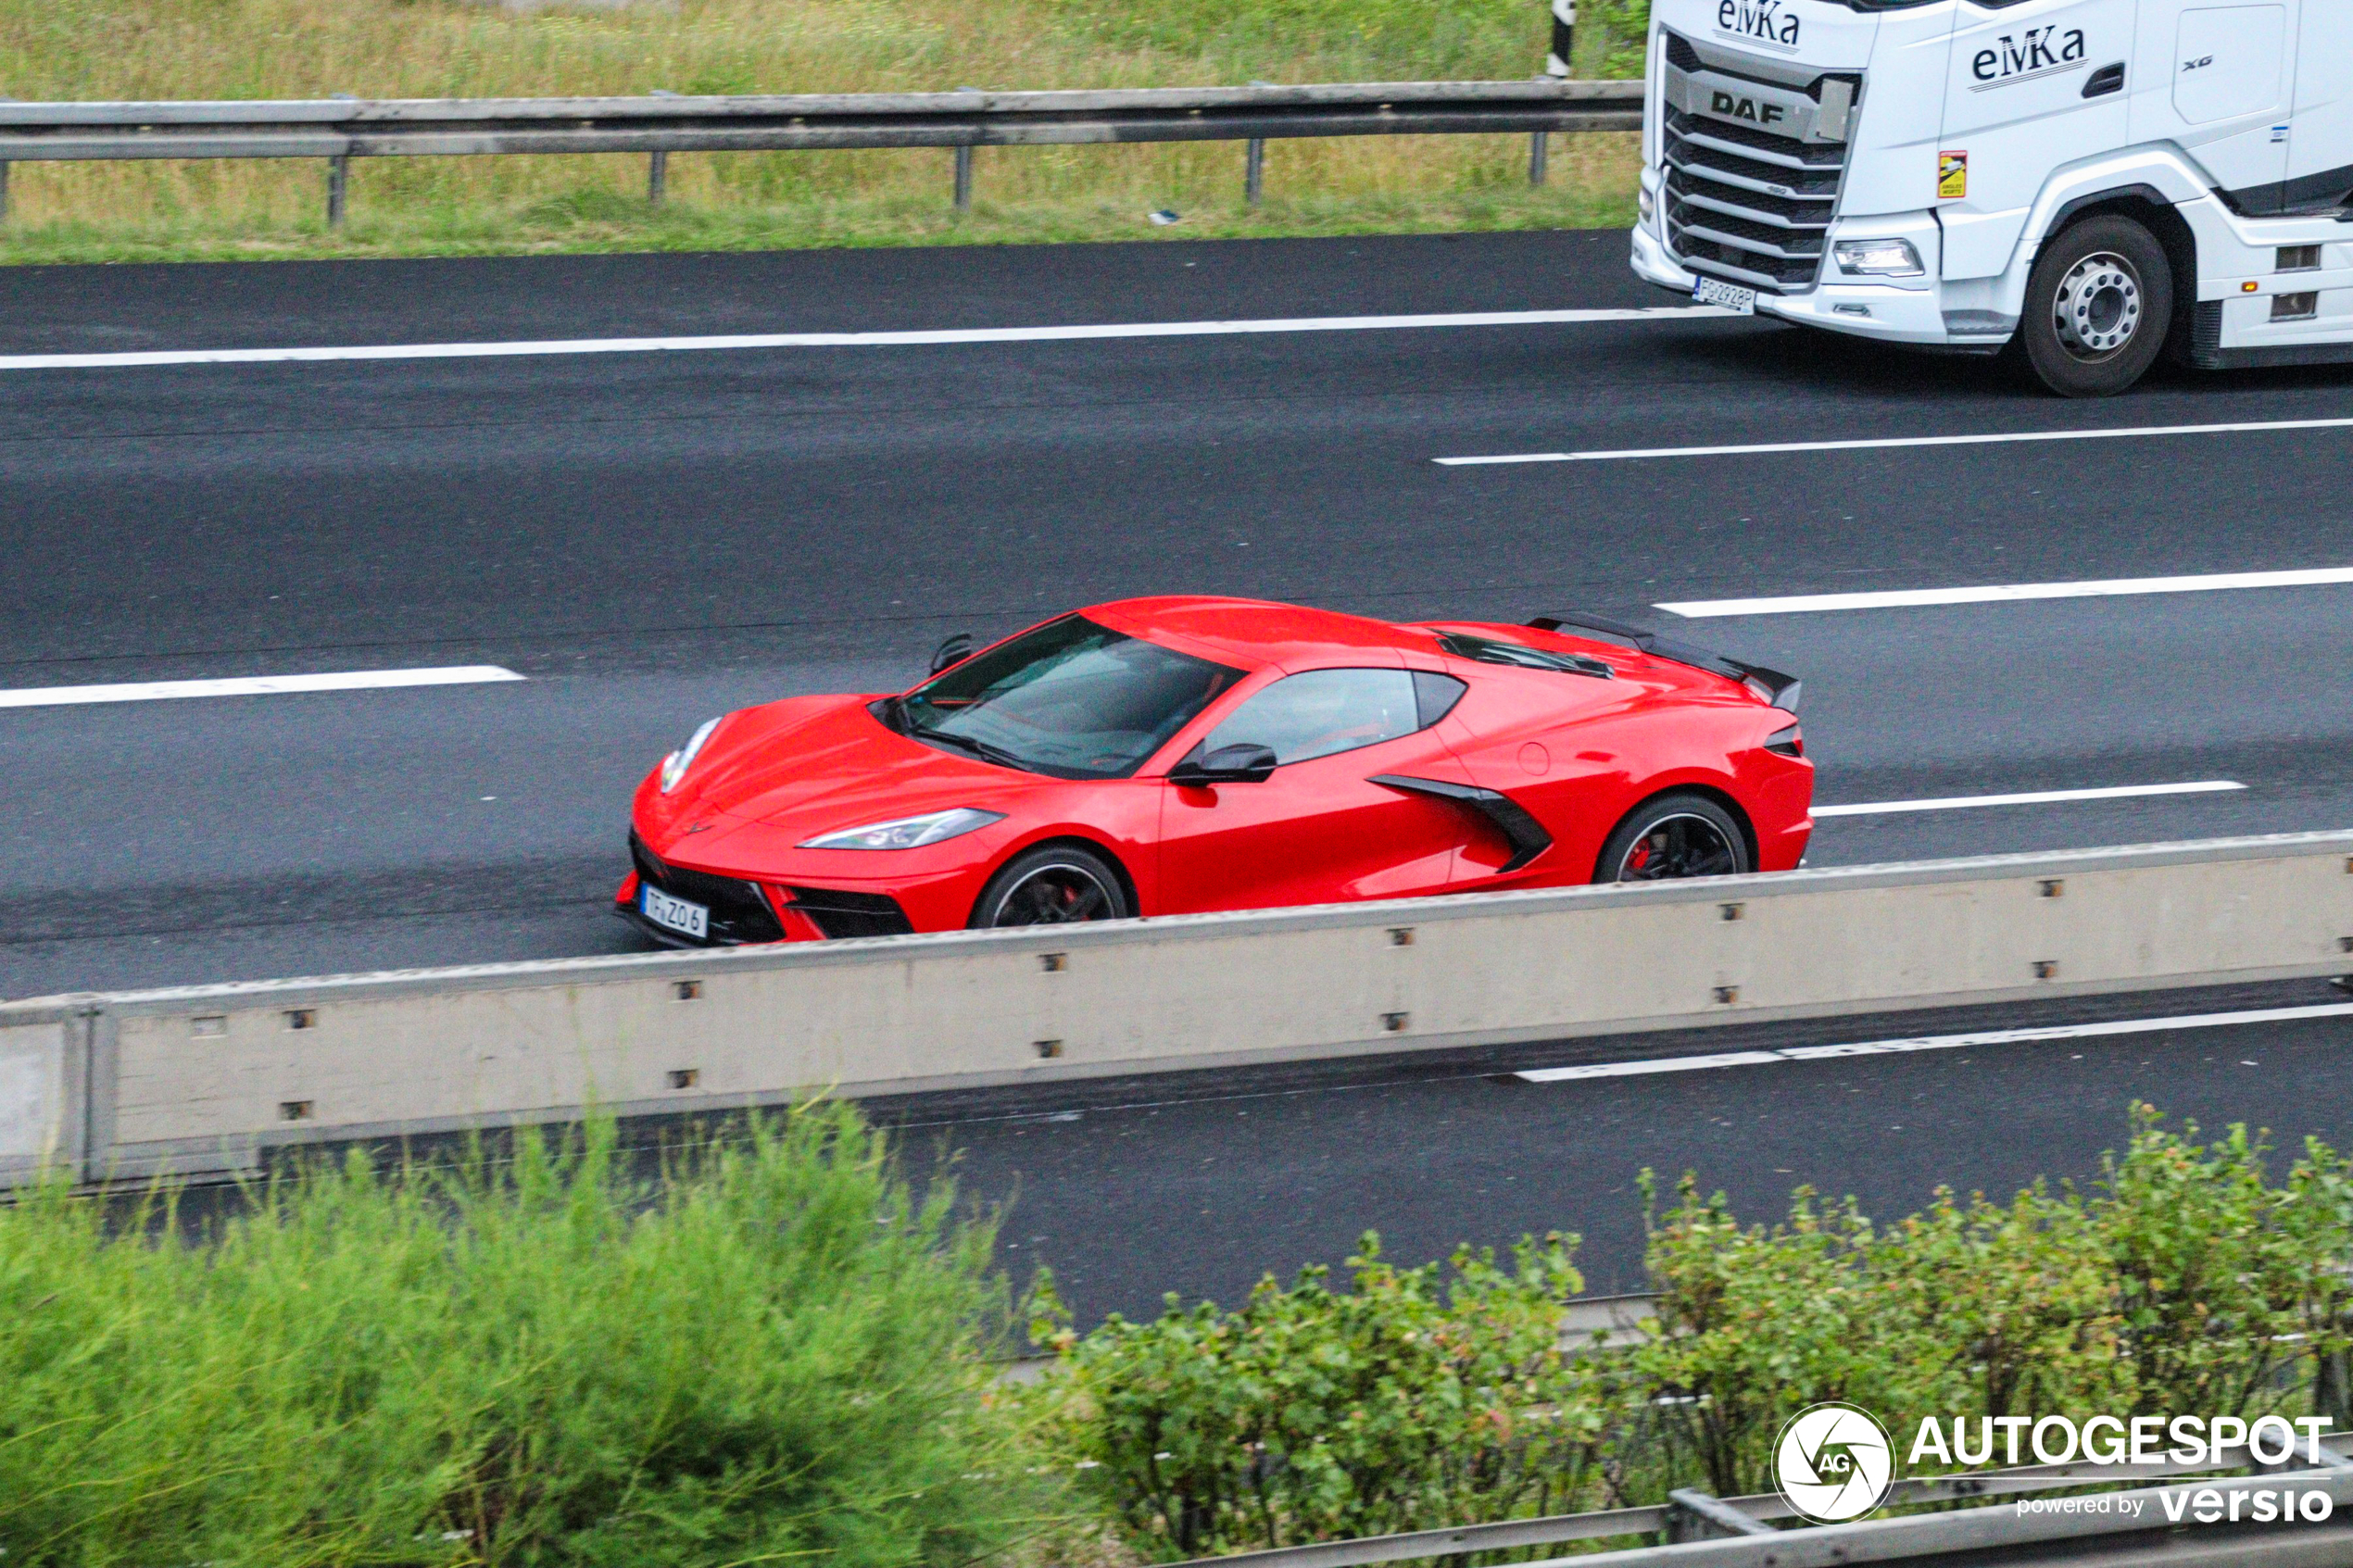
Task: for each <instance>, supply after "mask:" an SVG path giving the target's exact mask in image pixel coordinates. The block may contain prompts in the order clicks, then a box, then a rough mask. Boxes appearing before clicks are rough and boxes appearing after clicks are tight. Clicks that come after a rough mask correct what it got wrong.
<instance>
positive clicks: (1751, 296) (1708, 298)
mask: <svg viewBox="0 0 2353 1568" xmlns="http://www.w3.org/2000/svg"><path fill="white" fill-rule="evenodd" d="M1692 298H1693V299H1695V300H1697V301H1698V302H1699V303H1700V304H1702V305H1715V306H1720V307H1723V308H1724V309H1726V310H1730V311H1732V312H1734V313H1735V314H1738V315H1742V316H1754V315H1755V314H1756V291H1755V289H1744V288H1743V287H1741V286H1740V285H1739V284H1738V283H1720V282H1717V281H1716V280H1715V279H1713V278H1702V279H1701V280H1700V281H1699V282H1696V283H1693V284H1692Z"/></svg>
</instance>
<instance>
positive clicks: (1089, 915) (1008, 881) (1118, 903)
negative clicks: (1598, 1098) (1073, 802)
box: [972, 844, 1135, 930]
mask: <svg viewBox="0 0 2353 1568" xmlns="http://www.w3.org/2000/svg"><path fill="white" fill-rule="evenodd" d="M1134 912H1135V911H1134V910H1132V909H1129V908H1128V907H1127V890H1126V884H1124V883H1122V882H1121V881H1120V880H1119V873H1118V872H1115V871H1114V870H1112V868H1111V864H1110V862H1109V861H1107V860H1105V859H1103V858H1102V857H1101V856H1100V855H1097V854H1095V853H1093V852H1092V851H1090V850H1086V849H1081V848H1078V847H1076V846H1075V845H1059V844H1053V845H1048V846H1046V847H1043V848H1038V849H1032V850H1030V851H1028V852H1027V853H1026V854H1022V855H1016V856H1014V857H1013V859H1011V860H1010V861H1008V862H1006V864H1005V867H1004V869H1003V870H1001V871H1000V872H998V873H997V874H996V875H995V876H992V877H990V878H989V879H988V886H987V887H984V888H982V889H981V893H980V900H979V902H978V903H976V904H975V905H974V906H973V918H972V923H973V927H974V929H975V930H986V929H989V928H992V927H998V926H1010V925H1067V924H1069V923H1071V922H1076V921H1084V920H1126V918H1127V917H1128V916H1129V915H1131V914H1133V913H1134Z"/></svg>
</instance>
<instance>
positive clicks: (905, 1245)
mask: <svg viewBox="0 0 2353 1568" xmlns="http://www.w3.org/2000/svg"><path fill="white" fill-rule="evenodd" d="M614 1143H615V1139H614V1129H613V1126H612V1124H611V1123H610V1121H609V1120H608V1121H603V1122H599V1123H595V1124H592V1125H591V1126H590V1127H589V1128H587V1129H586V1131H585V1134H583V1135H578V1136H576V1137H573V1138H572V1139H569V1140H564V1141H563V1142H561V1144H560V1146H551V1145H550V1144H549V1143H548V1142H547V1141H546V1140H543V1139H542V1138H541V1137H540V1136H538V1135H535V1134H532V1133H524V1134H522V1135H519V1137H518V1139H517V1148H516V1153H515V1158H514V1159H513V1160H512V1161H511V1162H510V1163H498V1162H494V1161H493V1160H491V1159H489V1158H488V1157H486V1156H485V1155H484V1153H483V1152H482V1151H481V1150H479V1149H477V1150H476V1151H475V1152H474V1153H473V1154H472V1156H470V1157H468V1158H466V1159H464V1160H460V1161H458V1162H456V1163H454V1164H447V1165H442V1166H437V1167H436V1166H428V1165H426V1164H423V1163H418V1162H409V1163H403V1164H401V1165H399V1166H397V1167H396V1168H394V1169H392V1170H389V1171H382V1172H380V1171H379V1170H377V1169H375V1168H374V1167H372V1166H371V1164H370V1162H369V1160H367V1159H366V1158H365V1157H364V1156H363V1155H360V1154H357V1153H355V1154H354V1155H352V1156H351V1157H350V1158H349V1160H346V1162H345V1163H343V1164H341V1165H339V1166H318V1167H314V1168H308V1169H304V1170H301V1171H299V1172H297V1173H294V1174H291V1175H288V1176H286V1177H284V1178H283V1179H281V1180H276V1181H273V1182H271V1183H269V1184H268V1185H264V1186H261V1187H259V1188H258V1189H257V1190H255V1191H254V1192H253V1193H252V1194H250V1198H251V1202H250V1204H249V1205H248V1208H247V1211H246V1212H245V1213H244V1214H243V1215H242V1216H241V1217H238V1218H235V1219H233V1220H231V1221H229V1222H227V1223H224V1224H222V1225H221V1226H220V1227H219V1228H218V1229H217V1230H216V1231H214V1232H213V1233H211V1234H209V1235H208V1236H204V1237H202V1238H201V1239H200V1240H198V1241H197V1242H196V1243H195V1244H193V1245H183V1244H182V1241H181V1240H179V1239H177V1238H176V1236H175V1234H174V1233H175V1231H176V1230H177V1229H178V1216H177V1214H176V1212H175V1198H174V1195H173V1194H172V1193H171V1192H170V1190H169V1189H159V1190H158V1191H157V1193H156V1194H155V1195H154V1196H153V1198H151V1199H150V1201H149V1203H148V1204H147V1206H146V1207H145V1209H143V1210H141V1211H140V1212H139V1213H138V1214H136V1215H134V1216H132V1221H131V1223H126V1224H124V1225H122V1226H120V1228H119V1229H111V1230H110V1229H109V1228H108V1226H107V1223H106V1222H105V1220H104V1218H103V1216H102V1215H101V1214H100V1213H99V1212H98V1210H97V1208H96V1206H94V1205H92V1204H87V1203H84V1202H82V1201H79V1200H76V1199H74V1198H71V1197H69V1195H68V1194H67V1193H65V1192H64V1191H62V1190H60V1189H58V1188H56V1187H51V1188H47V1189H44V1190H42V1191H39V1192H36V1193H34V1194H33V1195H32V1196H31V1198H30V1199H29V1200H27V1201H25V1202H23V1203H22V1204H20V1205H19V1206H18V1207H16V1208H14V1209H13V1210H0V1548H5V1551H6V1562H8V1563H10V1564H12V1565H14V1568H28V1565H36V1564H44V1563H65V1562H72V1563H76V1564H102V1563H114V1562H122V1563H140V1564H156V1563H170V1562H213V1563H220V1564H246V1563H254V1564H259V1563H268V1564H271V1568H283V1565H288V1564H302V1563H329V1562H338V1563H340V1562H371V1563H417V1564H428V1563H430V1564H452V1565H456V1564H472V1563H484V1564H489V1563H522V1562H567V1563H613V1564H622V1563H630V1564H635V1563H670V1562H680V1563H686V1562H692V1563H697V1564H719V1563H749V1562H776V1561H782V1560H784V1559H786V1558H798V1559H813V1560H820V1561H823V1562H829V1563H840V1564H867V1563H874V1564H888V1565H894V1568H895V1565H899V1564H920V1563H941V1564H955V1563H962V1562H966V1561H967V1560H969V1559H971V1558H973V1557H974V1556H975V1555H976V1554H979V1553H982V1552H986V1551H988V1550H989V1549H993V1548H995V1547H997V1546H999V1545H1000V1544H1001V1543H1002V1542H1003V1541H1004V1540H1006V1539H1007V1538H1008V1537H1010V1536H1011V1535H1012V1534H1013V1532H1014V1531H1015V1529H1016V1528H1017V1518H1018V1516H1019V1515H1020V1514H1021V1513H1023V1512H1025V1511H1026V1509H1027V1508H1028V1507H1029V1504H1030V1502H1031V1500H1032V1499H1029V1497H1028V1496H1027V1487H1028V1484H1027V1483H1026V1482H1025V1481H1024V1480H1023V1479H1022V1477H1021V1471H1022V1466H1021V1465H1020V1464H1019V1463H1018V1462H1016V1461H1017V1460H1018V1455H1017V1454H1015V1453H1013V1450H1012V1449H1011V1447H1010V1445H1011V1444H1012V1442H1013V1429H1012V1426H1011V1424H1010V1423H1009V1422H1008V1421H1007V1420H1005V1419H1004V1417H1003V1415H1002V1412H1000V1411H997V1410H995V1409H994V1408H993V1407H992V1399H991V1389H992V1380H991V1369H990V1368H989V1367H988V1365H987V1364H986V1363H985V1362H984V1361H983V1360H982V1355H983V1353H984V1351H985V1350H987V1349H988V1348H989V1346H990V1345H991V1344H992V1343H993V1342H994V1340H993V1336H995V1335H997V1334H998V1333H999V1332H1000V1331H1001V1329H1002V1328H1003V1326H1004V1323H1005V1322H1006V1315H1007V1302H1006V1300H1005V1297H1004V1290H1003V1286H1002V1285H1001V1283H1000V1282H997V1281H994V1280H992V1279H991V1278H990V1277H989V1276H988V1272H987V1271H988V1258H989V1250H990V1246H991V1239H992V1238H991V1235H990V1228H989V1226H988V1225H987V1224H986V1223H962V1224H960V1223H955V1222H954V1221H953V1220H952V1219H951V1215H950V1201H951V1199H950V1195H949V1194H948V1193H947V1192H945V1191H944V1190H939V1191H935V1192H934V1193H933V1194H932V1195H931V1196H930V1197H929V1198H926V1199H925V1200H924V1201H922V1202H918V1201H917V1200H916V1199H915V1198H913V1197H912V1195H911V1193H910V1191H909V1189H908V1187H907V1185H905V1183H904V1182H903V1181H901V1180H900V1178H899V1176H898V1175H897V1174H895V1173H894V1172H893V1170H892V1168H891V1166H890V1163H889V1160H888V1158H887V1150H886V1148H885V1146H884V1143H883V1141H882V1140H881V1138H880V1137H879V1136H878V1135H875V1134H874V1133H872V1132H870V1131H868V1130H867V1129H866V1128H865V1127H864V1126H863V1125H862V1123H860V1122H859V1121H858V1120H857V1119H856V1117H855V1115H854V1114H853V1113H851V1112H849V1111H847V1110H837V1109H809V1110H800V1111H797V1112H795V1113H793V1114H791V1115H789V1116H786V1117H784V1118H782V1119H780V1120H758V1121H755V1122H753V1123H751V1127H750V1132H749V1138H748V1139H747V1140H746V1141H744V1142H743V1143H741V1144H740V1145H729V1144H724V1143H721V1142H718V1141H716V1140H698V1141H697V1142H695V1143H694V1144H693V1145H692V1146H691V1147H690V1148H687V1149H686V1150H685V1151H684V1153H683V1154H681V1155H680V1156H679V1157H678V1158H677V1159H676V1160H673V1163H672V1167H671V1169H670V1170H669V1171H668V1173H667V1178H668V1179H666V1180H664V1181H663V1182H661V1183H660V1184H659V1185H655V1184H650V1183H648V1184H642V1185H641V1184H640V1183H639V1182H637V1181H635V1180H633V1179H631V1178H630V1177H628V1176H627V1175H626V1174H625V1173H624V1172H623V1161H622V1160H620V1159H619V1158H618V1157H617V1155H616V1151H615V1147H614ZM158 1237H159V1238H160V1239H158Z"/></svg>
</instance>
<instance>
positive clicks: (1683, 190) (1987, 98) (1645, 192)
mask: <svg viewBox="0 0 2353 1568" xmlns="http://www.w3.org/2000/svg"><path fill="white" fill-rule="evenodd" d="M1649 42H1650V54H1649V62H1648V69H1647V76H1648V80H1649V87H1648V89H1647V95H1646V107H1645V112H1644V117H1643V130H1642V191H1641V195H1640V203H1639V205H1640V219H1639V222H1638V226H1637V227H1636V229H1635V231H1634V256H1633V262H1634V270H1635V271H1636V272H1637V273H1639V274H1640V275H1641V276H1642V277H1643V278H1645V279H1648V280H1649V281H1650V282H1655V283H1659V284H1662V285H1664V286H1666V287H1667V288H1670V289H1674V290H1676V291H1678V292H1679V293H1681V294H1684V295H1691V296H1692V297H1695V298H1696V299H1698V300H1699V301H1701V302H1702V303H1705V304H1713V305H1718V306H1723V307H1729V308H1730V309H1732V310H1736V311H1742V312H1754V313H1755V314H1758V315H1764V316H1772V317H1777V318H1780V320H1787V321H1794V322H1799V323H1802V324H1804V325H1806V326H1812V327H1821V328H1827V329H1829V330H1831V331H1833V332H1848V333H1852V334H1855V335H1856V336H1860V337H1869V338H1878V339H1880V340H1881V341H1884V342H1887V343H1896V344H1909V345H1922V346H1925V347H1930V348H1938V349H1946V350H1963V351H1975V352H1980V353H1995V352H2005V351H2006V352H2007V353H2010V354H2012V355H2014V356H2016V357H2017V358H2020V359H2022V360H2023V361H2024V362H2025V363H2026V364H2027V365H2029V366H2031V367H2032V370H2033V372H2034V374H2035V375H2036V376H2038V377H2039V378H2040V379H2041V380H2042V382H2043V383H2044V384H2045V385H2046V386H2048V387H2050V388H2051V389H2052V390H2053V391H2055V392H2057V393H2061V394H2064V395H2070V396H2079V397H2090V396H2103V395H2110V394H2114V393H2119V392H2121V391H2123V390H2124V389H2125V388H2127V387H2129V386H2131V385H2132V384H2133V383H2134V382H2136V381H2138V380H2139V379H2140V377H2141V376H2142V375H2143V373H2144V372H2145V371H2146V370H2148V369H2149V367H2150V366H2151V365H2152V364H2153V363H2154V362H2155V361H2156V359H2157V358H2158V355H2159V354H2160V353H2162V354H2166V355H2168V356H2170V357H2171V358H2173V359H2174V360H2175V361H2177V362H2179V363H2182V364H2185V365H2194V366H2198V367H2201V368H2205V369H2209V370H2213V369H2223V368H2228V367H2234V366H2252V365H2295V364H2309V363H2313V362H2318V361H2327V360H2340V359H2353V207H2349V206H2348V202H2353V0H2259V3H2239V4H2234V3H2228V0H2221V3H2218V0H1653V5H1652V7H1651V30H1650V41H1649Z"/></svg>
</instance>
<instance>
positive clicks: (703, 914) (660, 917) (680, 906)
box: [637, 887, 711, 936]
mask: <svg viewBox="0 0 2353 1568" xmlns="http://www.w3.org/2000/svg"><path fill="white" fill-rule="evenodd" d="M637 908H639V909H643V910H644V911H645V914H646V918H647V919H648V920H649V921H651V922H654V923H655V924H656V925H659V926H661V927H663V928H664V929H665V930H670V931H674V932H676V933H678V935H681V936H709V935H711V911H710V910H709V909H705V908H703V906H701V905H700V904H689V903H688V902H686V900H685V899H684V898H673V897H671V896H670V895H669V894H667V893H664V892H663V891H662V890H661V888H659V887H646V888H640V889H639V890H638V893H637Z"/></svg>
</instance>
